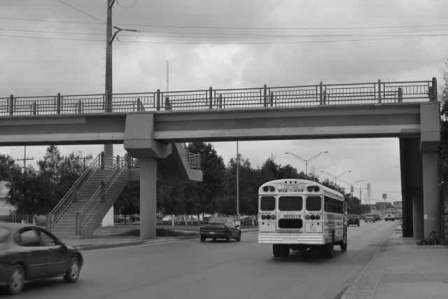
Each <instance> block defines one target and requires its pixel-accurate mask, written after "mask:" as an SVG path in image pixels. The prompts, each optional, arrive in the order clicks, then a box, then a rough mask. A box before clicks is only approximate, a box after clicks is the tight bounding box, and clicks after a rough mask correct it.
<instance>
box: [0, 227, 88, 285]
mask: <svg viewBox="0 0 448 299" xmlns="http://www.w3.org/2000/svg"><path fill="white" fill-rule="evenodd" d="M82 264H83V258H82V255H81V253H80V252H79V251H78V250H77V249H75V248H73V247H69V246H67V245H65V244H64V243H62V242H61V241H60V240H59V239H58V238H56V237H55V236H54V235H53V234H51V233H50V232H48V231H47V230H45V229H43V228H41V227H38V226H34V225H26V224H11V223H0V286H3V287H6V291H7V292H8V293H9V294H18V293H20V292H21V291H22V290H23V288H24V286H25V282H26V281H31V280H35V279H42V278H48V277H56V276H62V277H63V279H64V281H65V282H68V283H73V282H76V281H77V280H78V278H79V273H80V271H81V267H82Z"/></svg>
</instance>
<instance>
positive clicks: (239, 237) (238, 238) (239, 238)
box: [235, 233, 241, 242]
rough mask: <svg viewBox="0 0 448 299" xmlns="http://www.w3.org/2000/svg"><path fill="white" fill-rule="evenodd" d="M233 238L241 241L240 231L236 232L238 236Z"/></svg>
mask: <svg viewBox="0 0 448 299" xmlns="http://www.w3.org/2000/svg"><path fill="white" fill-rule="evenodd" d="M235 240H236V241H237V242H239V241H241V233H239V234H238V236H237V237H236V238H235Z"/></svg>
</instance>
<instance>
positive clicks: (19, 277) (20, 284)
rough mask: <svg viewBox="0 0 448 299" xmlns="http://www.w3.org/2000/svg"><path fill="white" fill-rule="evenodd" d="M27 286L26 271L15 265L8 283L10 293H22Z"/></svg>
mask: <svg viewBox="0 0 448 299" xmlns="http://www.w3.org/2000/svg"><path fill="white" fill-rule="evenodd" d="M24 286H25V271H24V270H23V267H22V266H20V265H15V266H14V270H13V271H12V274H11V277H10V278H9V281H8V285H7V288H8V293H9V294H11V295H15V294H18V293H20V292H21V291H22V290H23V288H24Z"/></svg>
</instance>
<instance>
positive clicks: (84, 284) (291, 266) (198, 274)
mask: <svg viewBox="0 0 448 299" xmlns="http://www.w3.org/2000/svg"><path fill="white" fill-rule="evenodd" d="M395 226H396V223H392V222H377V223H361V227H359V228H358V227H350V228H349V234H348V240H349V245H348V251H347V252H345V253H343V252H340V251H339V247H338V246H336V247H335V248H336V254H335V256H334V257H333V258H332V259H327V258H324V257H322V256H320V255H317V254H307V255H298V254H295V255H292V256H291V257H290V258H287V259H282V260H275V259H273V258H272V248H271V246H270V245H260V244H258V243H257V239H256V238H257V232H245V233H244V234H243V238H242V241H241V242H229V243H227V242H224V241H223V242H219V241H217V242H212V241H207V242H205V243H201V242H200V241H199V240H198V239H187V240H178V239H166V240H160V241H159V242H149V243H145V244H141V245H136V246H130V247H117V248H108V249H98V250H92V251H86V252H84V257H85V266H84V268H83V270H82V273H81V278H80V280H79V282H78V283H77V284H65V283H62V280H61V279H51V280H46V281H40V282H36V283H32V284H29V285H27V287H26V289H25V291H24V292H23V293H22V294H20V295H19V296H17V297H15V298H33V299H36V298H46V299H47V298H48V299H50V298H58V299H59V298H64V299H70V298H76V299H79V298H89V299H90V298H157V299H163V298H173V299H174V298H182V299H187V298H195V299H197V298H257V299H260V298H307V299H308V298H310V299H312V298H319V299H325V298H331V299H332V298H338V297H339V296H340V295H341V294H342V292H343V291H344V290H345V289H346V288H347V287H348V286H349V285H350V284H351V283H352V282H353V281H354V280H355V278H356V277H357V275H358V273H360V272H361V271H362V270H363V269H364V268H365V266H366V265H367V264H368V263H369V261H370V260H371V258H372V257H373V256H374V255H375V253H377V252H378V250H380V248H381V247H382V246H383V244H384V243H385V242H386V240H387V239H388V238H389V237H390V236H391V235H392V233H393V231H394V228H395Z"/></svg>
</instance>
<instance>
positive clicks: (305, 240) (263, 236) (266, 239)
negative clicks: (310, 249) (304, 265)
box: [258, 233, 326, 245]
mask: <svg viewBox="0 0 448 299" xmlns="http://www.w3.org/2000/svg"><path fill="white" fill-rule="evenodd" d="M258 243H260V244H304V245H324V244H325V243H326V242H325V238H324V236H323V235H322V234H310V233H302V234H285V233H259V234H258Z"/></svg>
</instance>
